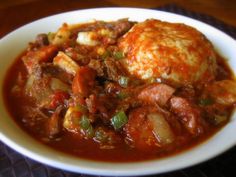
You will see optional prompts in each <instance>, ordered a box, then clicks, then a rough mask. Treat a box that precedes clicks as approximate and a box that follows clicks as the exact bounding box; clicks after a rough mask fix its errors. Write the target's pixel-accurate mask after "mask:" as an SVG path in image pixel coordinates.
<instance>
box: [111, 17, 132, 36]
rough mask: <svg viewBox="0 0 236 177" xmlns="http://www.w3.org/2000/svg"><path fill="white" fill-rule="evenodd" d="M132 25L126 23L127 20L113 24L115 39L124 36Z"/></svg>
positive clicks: (128, 22)
mask: <svg viewBox="0 0 236 177" xmlns="http://www.w3.org/2000/svg"><path fill="white" fill-rule="evenodd" d="M133 25H134V23H133V22H130V21H128V19H121V20H118V21H117V22H115V26H114V30H115V32H116V35H117V37H119V36H121V35H123V34H125V33H126V32H127V31H129V29H130V28H131V27H132V26H133Z"/></svg>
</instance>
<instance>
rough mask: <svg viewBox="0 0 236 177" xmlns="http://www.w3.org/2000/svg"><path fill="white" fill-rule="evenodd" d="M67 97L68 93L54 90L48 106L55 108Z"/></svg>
mask: <svg viewBox="0 0 236 177" xmlns="http://www.w3.org/2000/svg"><path fill="white" fill-rule="evenodd" d="M68 98H69V94H68V93H66V92H63V91H56V92H55V93H54V94H53V95H52V98H51V102H50V105H49V107H50V108H51V109H55V108H56V107H57V106H59V105H60V104H63V103H64V101H65V99H68Z"/></svg>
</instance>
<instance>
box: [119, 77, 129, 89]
mask: <svg viewBox="0 0 236 177" xmlns="http://www.w3.org/2000/svg"><path fill="white" fill-rule="evenodd" d="M118 82H119V84H120V86H122V87H127V86H128V83H129V78H128V77H125V76H121V77H120V78H119V80H118Z"/></svg>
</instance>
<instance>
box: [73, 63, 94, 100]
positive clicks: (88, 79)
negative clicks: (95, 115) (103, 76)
mask: <svg viewBox="0 0 236 177" xmlns="http://www.w3.org/2000/svg"><path fill="white" fill-rule="evenodd" d="M95 77H96V71H94V70H93V69H91V68H90V67H87V66H84V67H81V68H79V69H78V71H77V72H76V75H75V77H74V79H73V83H72V91H73V93H74V94H81V95H83V96H85V97H86V96H88V95H89V93H90V91H91V89H92V88H93V87H94V85H95Z"/></svg>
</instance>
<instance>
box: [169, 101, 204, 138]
mask: <svg viewBox="0 0 236 177" xmlns="http://www.w3.org/2000/svg"><path fill="white" fill-rule="evenodd" d="M170 105H171V110H172V111H173V112H174V113H175V114H176V115H177V116H178V118H179V119H180V121H181V122H182V124H183V125H184V127H185V128H186V129H187V130H188V132H189V133H191V134H192V135H194V136H197V135H199V134H202V133H203V132H204V130H205V128H206V126H207V125H206V122H205V121H204V119H202V116H201V110H200V108H198V107H197V106H196V105H194V104H193V103H191V102H189V101H188V100H186V99H185V98H181V97H172V98H171V100H170Z"/></svg>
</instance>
